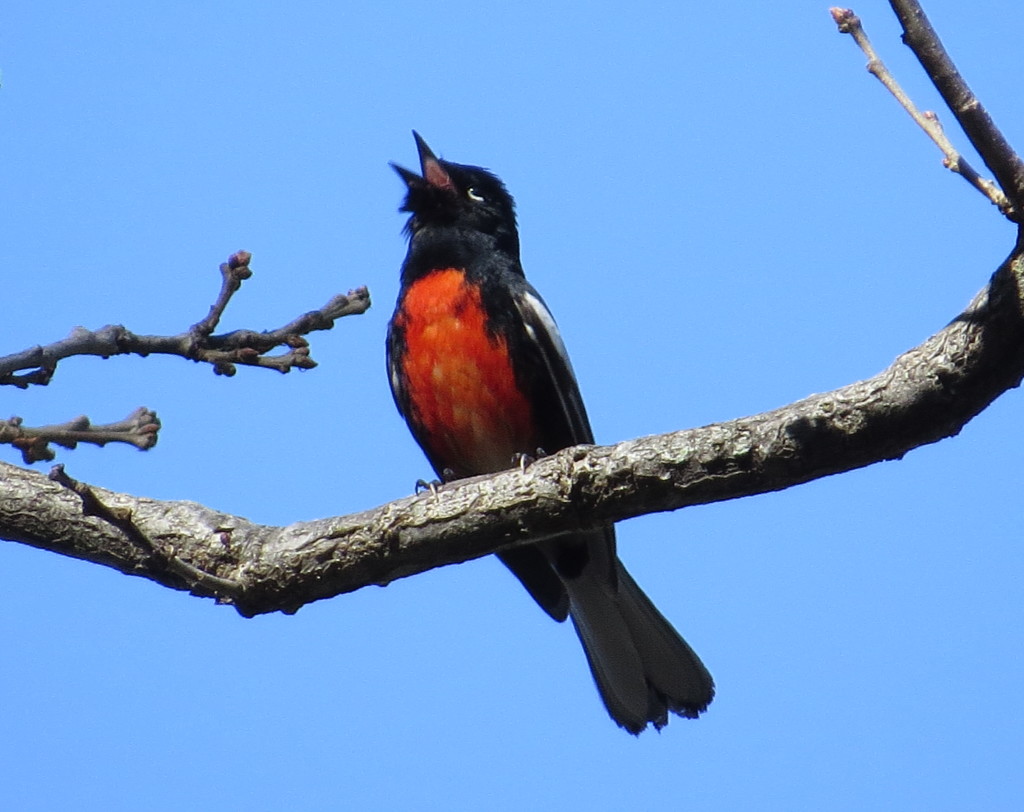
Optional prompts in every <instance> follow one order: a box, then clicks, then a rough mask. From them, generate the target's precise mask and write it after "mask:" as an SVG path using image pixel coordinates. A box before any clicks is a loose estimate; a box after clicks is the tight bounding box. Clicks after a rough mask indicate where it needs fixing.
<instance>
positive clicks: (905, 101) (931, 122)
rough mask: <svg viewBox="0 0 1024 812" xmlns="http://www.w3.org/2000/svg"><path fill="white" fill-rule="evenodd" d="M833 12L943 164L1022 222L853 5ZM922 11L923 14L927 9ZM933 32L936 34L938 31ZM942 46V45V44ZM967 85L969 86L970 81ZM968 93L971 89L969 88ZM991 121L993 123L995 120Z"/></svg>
mask: <svg viewBox="0 0 1024 812" xmlns="http://www.w3.org/2000/svg"><path fill="white" fill-rule="evenodd" d="M829 12H830V13H831V14H832V19H833V20H834V21H835V23H836V25H837V26H838V28H839V32H840V33H841V34H849V35H850V36H852V37H853V39H854V42H856V43H857V45H858V46H859V47H860V49H861V50H862V51H863V52H864V55H865V56H866V57H867V58H868V64H867V69H868V72H869V73H870V74H871V75H872V76H874V77H875V78H876V79H878V80H879V81H880V82H881V83H882V84H883V85H885V87H886V89H887V90H888V91H889V92H890V93H892V95H893V96H894V97H895V98H896V100H897V101H898V102H899V103H900V105H901V106H902V107H903V109H904V110H906V111H907V112H908V113H909V114H910V117H911V118H912V119H914V121H915V122H916V123H917V124H918V126H919V127H921V129H922V130H924V131H925V133H927V135H928V137H929V138H931V139H932V141H934V142H935V145H936V146H937V147H938V148H939V149H940V150H942V154H943V155H944V156H945V158H944V159H943V161H942V164H943V166H945V167H946V168H947V169H949V170H950V171H952V172H955V173H957V174H958V175H960V176H961V177H963V178H964V180H966V181H967V182H968V183H970V184H971V186H973V187H974V188H975V189H977V190H978V191H979V192H981V193H982V194H983V195H985V197H987V198H988V199H989V200H990V201H991V202H992V203H994V204H995V205H996V206H998V207H999V210H1000V211H1001V212H1002V213H1003V214H1004V215H1005V216H1006V217H1007V218H1008V219H1010V220H1013V221H1015V222H1019V221H1020V217H1021V214H1020V208H1021V207H1019V206H1014V205H1013V204H1012V203H1011V202H1010V200H1009V199H1008V198H1007V196H1006V195H1005V194H1004V193H1003V191H1002V189H1000V188H999V185H998V184H997V183H995V182H994V181H992V180H989V179H987V178H983V177H981V175H979V174H978V172H977V170H975V169H974V167H973V166H971V164H970V163H969V162H968V161H967V159H966V158H964V157H963V156H962V155H961V154H960V153H959V152H958V151H957V149H956V147H954V146H953V143H952V142H951V141H950V140H949V138H948V137H947V136H946V133H945V131H944V130H943V128H942V124H941V123H940V122H939V117H938V116H937V115H936V114H935V113H934V112H931V111H926V112H921V111H920V110H918V108H917V106H916V105H915V104H914V102H913V101H911V99H910V97H909V96H908V95H907V94H906V92H905V91H904V90H903V88H902V87H901V86H900V84H899V82H897V81H896V79H895V78H894V77H893V76H892V74H891V73H889V69H888V68H887V67H886V66H885V63H884V62H882V60H881V59H880V58H879V56H878V54H877V52H876V51H875V49H874V46H872V44H871V41H870V40H869V39H868V36H867V34H866V33H865V32H864V27H863V26H862V25H861V21H860V17H858V16H857V15H856V14H855V13H854V12H853V10H852V9H848V8H831V9H829ZM921 13H922V14H923V12H921ZM932 34H933V36H934V32H932ZM935 41H936V42H938V39H937V38H936V39H935ZM939 47H940V48H941V45H940V46H939ZM915 52H916V51H915ZM918 57H919V58H920V54H918ZM961 81H962V80H961ZM964 87H965V88H966V85H964ZM967 93H968V94H969V93H970V90H969V89H968V90H967ZM972 98H973V97H972ZM975 101H976V100H975ZM989 123H990V124H991V122H989ZM983 157H984V155H983Z"/></svg>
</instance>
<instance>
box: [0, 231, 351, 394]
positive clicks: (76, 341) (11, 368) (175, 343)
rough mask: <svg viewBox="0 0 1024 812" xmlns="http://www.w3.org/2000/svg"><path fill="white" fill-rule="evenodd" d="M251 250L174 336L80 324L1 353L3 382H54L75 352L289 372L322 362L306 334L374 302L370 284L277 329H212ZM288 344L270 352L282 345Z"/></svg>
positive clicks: (232, 263) (221, 371) (225, 369)
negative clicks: (43, 341)
mask: <svg viewBox="0 0 1024 812" xmlns="http://www.w3.org/2000/svg"><path fill="white" fill-rule="evenodd" d="M251 259H252V255H251V254H249V253H248V252H247V251H239V252H238V253H236V254H233V255H232V256H231V257H230V258H229V259H228V261H227V262H225V263H224V264H222V265H221V266H220V271H221V277H222V285H221V291H220V293H219V295H218V296H217V300H216V302H215V303H214V304H213V306H212V307H211V308H210V313H209V315H208V316H206V318H204V319H203V320H202V321H200V322H198V323H196V324H194V325H193V326H192V327H190V328H189V329H188V330H186V331H185V332H183V333H179V334H178V335H173V336H153V335H136V334H135V333H132V332H130V331H128V330H127V329H125V328H124V327H123V326H121V325H108V326H106V327H102V328H100V329H99V330H86V329H85V328H83V327H78V328H75V329H74V330H72V332H71V335H69V336H68V337H67V338H65V339H64V340H62V341H56V342H54V343H53V344H48V345H46V346H35V347H29V348H28V349H26V350H23V351H22V352H19V353H15V354H13V355H8V356H6V357H3V358H0V385H3V384H6V385H9V386H17V387H18V388H20V389H25V388H27V387H28V386H30V385H33V384H35V385H45V384H48V383H49V382H50V379H51V378H52V377H53V373H54V371H55V370H56V368H57V364H58V363H59V362H60V361H62V360H64V359H65V358H70V357H71V356H73V355H98V356H100V357H102V358H109V357H111V356H113V355H128V354H135V355H143V356H145V355H154V354H159V355H177V356H179V357H181V358H187V359H188V360H190V361H200V362H204V363H208V364H212V365H213V369H214V372H216V373H217V374H218V375H234V374H235V371H236V366H237V365H239V364H241V365H245V366H253V367H263V368H264V369H276V370H277V371H278V372H289V371H290V370H291V369H292V367H299V368H300V369H312V368H313V367H315V366H316V362H315V361H314V360H313V359H312V358H310V356H309V343H308V342H307V341H306V339H305V338H304V337H303V336H305V335H307V334H308V333H311V332H313V331H315V330H329V329H331V327H333V326H334V322H335V320H337V319H340V318H342V317H343V316H350V315H356V314H359V313H364V312H366V310H367V309H368V308H369V307H370V294H369V293H368V292H367V290H366V288H357V289H356V290H353V291H349V293H348V294H346V295H338V296H335V297H334V298H332V299H331V300H330V301H329V302H328V303H327V304H326V305H324V306H323V307H322V308H320V309H319V310H311V311H310V312H308V313H304V314H303V315H301V316H299V317H298V318H296V319H294V320H293V321H291V322H289V323H288V324H286V325H285V326H284V327H279V328H278V329H276V330H268V331H264V332H255V331H253V330H235V331H233V332H230V333H224V334H221V335H212V333H213V331H214V329H216V327H217V324H218V323H219V321H220V317H221V315H222V314H223V312H224V309H225V307H227V304H228V302H229V301H230V300H231V297H232V296H233V295H234V293H235V292H236V291H237V290H238V289H239V287H240V286H241V284H242V281H243V280H245V279H248V278H249V277H250V276H251V275H252V271H251V270H250V269H249V261H250V260H251ZM282 346H283V347H287V348H288V350H287V351H286V352H283V353H281V354H279V355H267V353H269V352H271V351H272V350H274V349H276V348H277V347H282Z"/></svg>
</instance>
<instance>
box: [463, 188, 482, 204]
mask: <svg viewBox="0 0 1024 812" xmlns="http://www.w3.org/2000/svg"><path fill="white" fill-rule="evenodd" d="M466 197H468V198H469V199H470V200H472V201H473V202H474V203H483V202H484V196H483V195H482V194H480V192H478V191H477V190H476V187H475V186H470V187H469V188H468V189H466Z"/></svg>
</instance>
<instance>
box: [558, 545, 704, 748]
mask: <svg viewBox="0 0 1024 812" xmlns="http://www.w3.org/2000/svg"><path fill="white" fill-rule="evenodd" d="M615 568H616V572H615V574H616V577H615V579H614V580H613V579H611V578H608V577H607V576H606V575H604V574H603V573H601V572H599V568H597V567H585V568H584V570H583V572H582V573H581V574H580V575H579V576H578V577H576V578H568V579H565V586H566V589H567V590H568V593H569V612H570V615H571V617H572V622H573V625H574V626H575V627H576V633H577V634H578V635H579V637H580V641H581V642H582V643H583V649H584V651H585V652H586V654H587V662H588V663H589V664H590V671H591V673H592V674H593V675H594V681H595V682H596V683H597V689H598V691H599V692H600V694H601V698H602V699H603V700H604V704H605V707H606V708H607V709H608V713H609V714H610V715H611V717H612V719H614V720H615V721H616V722H617V723H618V724H619V725H621V726H622V727H624V728H625V729H626V730H628V731H629V732H630V733H633V734H638V733H640V731H642V730H643V729H644V728H646V727H647V725H648V723H653V724H654V726H655V727H656V728H659V729H660V728H661V727H663V726H664V725H665V724H666V723H667V722H668V712H669V711H672V712H673V713H676V714H679V715H680V716H686V717H689V718H691V719H695V718H696V717H697V716H698V715H699V714H700V713H702V712H703V711H704V710H705V709H706V708H707V706H708V704H709V703H710V702H711V700H712V698H713V697H714V695H715V686H714V681H713V680H712V679H711V674H709V673H708V670H707V669H706V668H705V667H704V663H702V662H701V661H700V658H699V657H698V656H697V655H696V654H695V653H694V651H693V649H691V648H690V646H689V645H688V644H687V643H686V641H685V640H683V638H682V637H681V636H680V635H679V633H678V632H677V631H676V630H675V629H674V628H672V624H671V623H669V622H668V621H667V620H666V619H665V617H664V615H662V614H661V612H659V611H658V610H657V609H656V608H655V606H654V604H653V603H651V601H650V599H649V598H648V597H647V596H646V595H645V594H644V593H643V591H642V590H641V589H640V587H639V586H637V584H636V581H634V580H633V578H632V577H631V576H630V574H629V573H628V572H626V568H625V567H623V566H622V562H620V561H618V560H616V561H615Z"/></svg>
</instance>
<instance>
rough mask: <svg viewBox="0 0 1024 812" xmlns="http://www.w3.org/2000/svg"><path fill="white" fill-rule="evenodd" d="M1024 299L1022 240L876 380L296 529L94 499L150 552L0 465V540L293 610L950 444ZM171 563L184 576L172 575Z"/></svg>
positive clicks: (1018, 331)
mask: <svg viewBox="0 0 1024 812" xmlns="http://www.w3.org/2000/svg"><path fill="white" fill-rule="evenodd" d="M1022 291H1024V246H1021V245H1018V247H1017V249H1016V250H1015V251H1014V253H1013V254H1012V255H1011V256H1010V257H1009V258H1008V259H1007V260H1006V262H1005V263H1003V265H1002V266H1001V267H1000V268H999V270H998V271H997V272H996V273H995V275H994V276H993V278H992V280H991V282H990V283H989V285H988V286H987V287H986V288H985V289H984V290H983V291H982V292H981V293H979V294H978V295H977V297H975V299H974V301H972V302H971V304H970V306H969V307H968V308H967V309H966V310H965V311H964V312H963V313H961V314H960V315H959V316H958V317H957V318H956V319H954V320H953V321H952V322H951V323H950V324H949V325H948V326H947V327H946V328H944V329H943V330H941V331H940V332H938V333H936V334H935V335H934V336H932V337H931V338H929V339H928V340H927V341H925V342H924V343H923V344H921V345H920V346H918V347H916V348H914V349H912V350H910V351H908V352H906V353H904V354H903V355H901V356H900V357H899V358H897V359H896V360H895V361H894V362H893V364H892V365H891V366H890V367H889V368H888V369H886V370H885V371H883V372H882V373H880V374H879V375H876V376H875V377H873V378H870V379H868V380H865V381H860V382H858V383H854V384H851V385H849V386H845V387H842V388H841V389H836V390H834V391H832V392H828V393H825V394H820V395H813V396H811V397H808V398H805V399H804V400H801V401H798V402H797V403H794V404H791V405H789V406H786V407H783V408H781V409H776V410H774V411H770V412H765V413H763V414H760V415H756V416H753V417H746V418H742V419H739V420H733V421H730V422H728V423H720V424H715V425H711V426H705V427H703V428H697V429H689V430H686V431H680V432H674V433H671V434H665V435H660V436H656V437H645V438H641V439H638V440H631V441H628V442H625V443H619V444H618V445H614V446H607V447H601V446H579V447H576V448H571V449H566V450H565V451H562V452H560V453H558V454H555V455H553V456H551V457H547V458H544V459H541V460H539V461H537V462H535V463H533V464H532V465H531V466H529V467H528V468H527V469H526V470H525V471H521V470H519V469H513V470H511V471H506V472H504V473H501V474H497V475H495V476H491V477H478V478H475V479H471V480H462V481H459V482H454V483H450V484H447V485H444V486H442V487H441V488H440V489H438V490H437V491H436V492H435V493H431V492H429V491H427V492H424V493H421V494H418V495H414V496H410V497H407V498H405V499H400V500H398V501H396V502H392V503H390V504H387V505H383V506H381V507H379V508H376V509H374V510H370V511H366V512H363V513H357V514H353V515H350V516H342V517H337V518H331V519H322V520H319V521H313V522H301V523H297V524H294V525H289V526H287V527H269V526H262V525H257V524H254V523H252V522H249V521H247V520H246V519H243V518H240V517H237V516H231V515H228V514H224V513H220V512H217V511H214V510H211V509H210V508H206V507H203V506H202V505H197V504H194V503H190V502H160V501H157V500H152V499H145V498H141V497H134V496H128V495H126V494H118V493H113V492H110V491H105V490H102V489H100V488H91V489H90V491H91V492H92V494H93V495H94V497H95V498H96V499H97V500H98V501H99V502H100V503H102V504H103V505H104V506H105V507H106V508H107V509H108V510H111V511H129V513H128V515H130V516H131V522H132V527H133V528H135V531H137V534H138V535H141V536H142V537H143V538H144V539H146V541H140V540H139V538H138V537H137V536H136V534H135V533H133V532H125V529H124V528H122V527H118V526H116V525H115V524H112V523H111V522H110V521H108V520H104V519H97V518H96V517H95V516H88V515H85V514H84V512H83V510H82V505H81V502H80V501H79V500H78V499H77V498H76V497H74V496H73V495H72V494H70V493H69V492H68V490H67V489H65V488H63V487H61V486H59V485H57V484H55V483H53V482H50V481H48V480H47V479H46V478H45V477H43V476H42V475H41V474H38V473H36V472H33V471H25V470H22V469H19V468H16V467H14V466H6V465H5V466H0V535H2V536H3V537H4V538H7V539H11V540H13V541H19V542H23V543H26V544H30V545H33V546H36V547H40V548H43V549H47V550H52V551H54V552H59V553H63V554H65V555H70V556H74V557H77V558H82V559H86V560H89V561H93V562H96V563H99V564H104V565H106V566H110V567H114V568H115V569H118V570H120V571H122V572H125V573H129V574H133V575H139V576H142V577H146V578H150V579H152V580H154V581H156V582H158V583H161V584H164V585H166V586H170V587H173V588H176V589H188V590H191V591H192V592H193V593H195V594H199V595H207V596H212V597H215V598H217V599H218V600H219V601H221V602H226V603H233V604H234V605H235V606H236V607H237V609H238V611H239V612H241V613H242V614H243V615H247V616H248V615H255V614H259V613H264V612H272V611H285V612H294V611H296V610H297V609H298V608H300V607H301V606H303V605H304V604H306V603H309V602H311V601H315V600H320V599H322V598H329V597H332V596H334V595H338V594H340V593H344V592H350V591H353V590H355V589H359V588H361V587H363V586H367V585H370V584H378V585H384V584H387V583H389V582H391V581H393V580H395V579H397V578H402V577H405V576H408V575H412V574H415V573H418V572H422V571H424V570H427V569H430V568H432V567H436V566H442V565H445V564H450V563H456V562H459V561H465V560H468V559H471V558H475V557H478V556H482V555H485V554H487V553H490V552H493V551H495V550H497V549H501V548H504V547H507V546H512V545H515V544H520V543H525V542H527V541H537V540H540V539H543V538H548V537H550V536H553V535H555V534H557V533H560V532H566V531H570V530H577V529H581V528H585V527H593V526H596V525H598V524H602V523H605V522H609V521H618V520H621V519H626V518H629V517H632V516H638V515H641V514H644V513H651V512H656V511H665V510H675V509H677V508H680V507H685V506H688V505H695V504H706V503H709V502H716V501H722V500H725V499H734V498H738V497H742V496H749V495H753V494H758V493H765V492H768V491H775V490H781V489H783V488H787V487H790V486H792V485H796V484H799V483H802V482H807V481H809V480H812V479H816V478H819V477H822V476H827V475H829V474H834V473H840V472H842V471H849V470H852V469H855V468H860V467H863V466H865V465H870V464H871V463H874V462H878V461H881V460H889V459H898V458H899V457H901V456H903V455H904V454H905V453H906V452H907V451H910V450H911V449H913V448H916V447H918V446H921V445H924V444H927V443H932V442H935V441H937V440H940V439H942V438H944V437H949V436H952V435H955V434H957V433H958V432H959V431H960V429H961V428H962V427H963V426H964V425H965V424H966V423H967V421H968V420H970V419H971V418H972V417H973V416H974V415H976V414H977V413H979V412H980V411H981V410H983V409H984V408H985V407H986V406H987V405H988V404H989V403H990V402H991V401H992V400H993V399H994V398H995V397H997V396H998V395H999V394H1001V393H1002V392H1004V391H1006V390H1007V389H1009V388H1012V387H1015V386H1017V385H1018V384H1019V383H1020V381H1021V378H1022V377H1024V294H1022ZM154 549H161V550H163V551H165V554H164V555H163V556H160V555H154V554H153V550H154ZM171 558H173V559H176V560H177V561H179V562H183V563H184V564H185V565H187V566H169V564H168V562H169V560H171ZM224 584H228V585H230V589H223V588H221V586H222V585H224ZM218 585H221V586H218Z"/></svg>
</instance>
